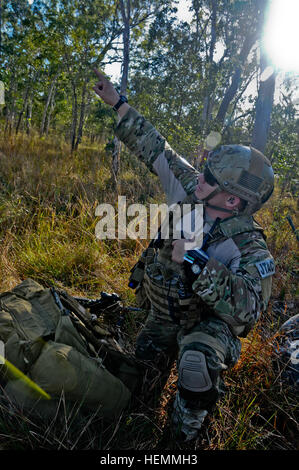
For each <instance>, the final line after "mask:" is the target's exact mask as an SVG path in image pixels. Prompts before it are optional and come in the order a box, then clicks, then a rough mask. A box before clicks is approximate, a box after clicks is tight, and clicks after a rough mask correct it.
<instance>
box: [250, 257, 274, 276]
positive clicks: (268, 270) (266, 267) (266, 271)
mask: <svg viewBox="0 0 299 470" xmlns="http://www.w3.org/2000/svg"><path fill="white" fill-rule="evenodd" d="M255 265H256V267H257V269H258V272H259V273H260V276H261V277H262V278H264V277H268V276H272V275H273V274H274V273H275V263H274V260H273V259H272V258H268V259H265V260H263V261H259V262H258V263H255Z"/></svg>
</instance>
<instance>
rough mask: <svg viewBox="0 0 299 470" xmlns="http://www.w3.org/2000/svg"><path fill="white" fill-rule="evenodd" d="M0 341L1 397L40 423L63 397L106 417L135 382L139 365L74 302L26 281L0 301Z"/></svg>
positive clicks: (127, 399) (119, 408)
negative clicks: (34, 415)
mask: <svg viewBox="0 0 299 470" xmlns="http://www.w3.org/2000/svg"><path fill="white" fill-rule="evenodd" d="M108 296H109V295H108ZM109 298H111V296H109ZM105 300H106V307H107V299H105ZM114 304H115V301H114ZM117 307H118V308H119V309H120V308H121V306H120V304H119V302H118V303H117ZM0 341H2V344H4V347H3V350H4V356H5V358H4V359H5V360H2V363H3V364H1V360H0V378H1V381H2V385H3V388H4V393H5V394H6V395H7V396H8V397H9V398H10V399H11V400H12V401H13V402H16V403H18V404H19V405H21V406H22V407H23V408H25V409H30V410H31V409H36V411H37V412H38V413H41V414H42V415H45V416H46V415H50V416H51V415H53V413H55V410H56V409H57V404H58V401H59V399H61V396H62V394H63V395H64V398H65V400H66V402H71V403H77V404H78V405H80V406H84V407H87V408H89V409H92V410H96V411H97V412H99V413H100V414H101V415H102V416H104V417H106V418H114V417H116V416H118V415H119V414H120V413H121V412H122V411H123V410H124V409H125V408H126V407H127V406H128V404H129V402H130V398H131V394H132V392H133V391H134V390H136V388H137V386H138V384H139V382H140V378H141V376H142V367H141V364H140V363H138V362H137V361H136V360H135V358H134V357H133V356H131V355H130V354H128V353H127V352H125V351H124V350H123V348H122V347H121V346H120V344H119V343H118V341H117V340H116V339H115V338H113V336H112V334H111V333H110V332H109V331H107V330H105V329H103V328H102V327H100V326H99V322H98V320H97V316H96V315H95V314H94V313H93V314H91V313H90V312H89V310H88V309H87V308H85V307H84V306H83V305H82V304H80V302H79V301H78V299H77V298H75V297H72V296H70V295H69V294H67V293H66V292H65V291H63V290H58V289H54V288H44V287H42V286H41V285H40V284H38V283H37V282H35V281H33V280H32V279H26V280H25V281H23V282H22V283H20V284H19V285H17V286H16V287H15V288H13V289H12V290H11V291H8V292H4V293H2V294H0ZM0 359H1V358H0ZM2 359H3V358H2Z"/></svg>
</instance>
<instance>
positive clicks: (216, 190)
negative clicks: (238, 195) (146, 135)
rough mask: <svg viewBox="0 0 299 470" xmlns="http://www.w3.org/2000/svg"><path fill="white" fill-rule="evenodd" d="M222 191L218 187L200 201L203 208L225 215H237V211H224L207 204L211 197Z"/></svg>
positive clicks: (222, 208) (221, 208)
mask: <svg viewBox="0 0 299 470" xmlns="http://www.w3.org/2000/svg"><path fill="white" fill-rule="evenodd" d="M222 191H223V189H222V188H221V187H220V186H218V187H217V188H216V189H215V190H214V191H212V192H211V194H209V195H208V196H207V197H205V198H204V199H202V201H203V204H204V206H205V207H210V208H211V209H215V210H217V211H221V212H225V213H228V214H232V215H238V214H239V209H225V208H224V207H219V206H214V205H212V204H209V203H208V201H209V200H210V199H212V197H214V196H216V194H219V193H221V192H222Z"/></svg>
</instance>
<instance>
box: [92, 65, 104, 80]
mask: <svg viewBox="0 0 299 470" xmlns="http://www.w3.org/2000/svg"><path fill="white" fill-rule="evenodd" d="M93 71H94V73H95V74H96V75H97V76H98V78H99V79H100V80H104V79H105V76H104V75H103V74H102V73H101V72H100V71H99V70H98V69H96V68H94V69H93Z"/></svg>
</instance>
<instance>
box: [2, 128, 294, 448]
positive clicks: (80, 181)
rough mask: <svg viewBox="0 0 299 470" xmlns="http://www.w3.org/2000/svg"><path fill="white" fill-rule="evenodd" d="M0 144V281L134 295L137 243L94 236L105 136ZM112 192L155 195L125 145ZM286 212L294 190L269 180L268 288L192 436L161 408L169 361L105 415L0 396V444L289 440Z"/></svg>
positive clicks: (108, 193) (282, 443)
mask: <svg viewBox="0 0 299 470" xmlns="http://www.w3.org/2000/svg"><path fill="white" fill-rule="evenodd" d="M0 152H1V153H0V220H1V226H0V238H1V245H0V291H5V290H8V289H11V288H12V287H14V286H15V285H16V284H17V283H19V282H21V281H22V280H23V279H26V278H28V277H31V278H32V279H35V280H37V281H38V282H40V283H42V284H43V285H45V286H49V285H54V286H58V287H63V288H64V289H67V290H68V291H69V292H70V293H71V294H73V295H83V296H89V297H96V296H98V295H99V293H100V292H101V291H103V290H104V291H108V292H116V293H118V294H119V295H120V296H121V297H122V299H123V301H124V303H125V305H134V302H135V299H134V296H133V294H132V291H131V290H130V289H128V287H127V282H128V277H129V272H130V269H131V267H132V266H133V264H134V263H135V262H136V260H137V259H138V257H139V255H140V253H141V251H142V248H143V246H144V245H145V243H144V242H140V241H138V240H118V239H116V240H106V241H99V240H97V239H96V237H95V225H96V223H97V217H96V216H95V209H96V207H97V205H98V204H99V203H102V202H110V203H112V204H114V205H115V207H116V205H117V196H118V194H117V191H116V190H115V187H114V181H113V179H112V178H111V173H110V161H109V157H108V155H107V153H106V152H105V148H104V143H102V144H101V143H98V144H97V145H91V144H89V143H85V144H84V145H82V146H81V148H80V149H79V150H78V151H77V152H75V153H73V154H70V152H69V149H68V146H66V145H65V144H64V143H63V142H61V141H58V140H55V139H54V138H49V139H39V138H38V136H37V135H33V136H31V137H28V136H27V135H18V136H17V137H15V136H13V137H10V138H7V137H5V136H3V135H0ZM119 191H121V194H122V195H126V196H127V199H128V201H129V202H131V201H134V202H144V201H148V202H162V201H163V195H162V193H161V190H160V187H159V185H158V182H157V179H156V178H155V177H154V176H152V175H151V174H150V173H149V172H148V171H147V170H146V169H144V167H143V166H142V164H141V163H140V162H139V161H138V160H137V159H135V158H134V157H132V156H131V155H126V154H125V153H124V157H123V160H122V170H121V174H120V188H119ZM288 213H290V214H291V215H292V217H293V220H294V223H295V225H296V226H298V218H297V215H296V205H295V200H294V198H293V197H292V195H290V194H286V195H283V196H281V194H280V191H279V188H278V189H277V190H276V191H275V194H274V196H273V198H272V199H271V201H270V203H268V204H267V206H266V207H265V208H264V209H263V210H262V211H260V212H259V213H258V215H257V220H258V222H259V223H260V224H261V225H262V226H264V227H265V228H266V235H267V237H268V245H269V248H270V251H271V252H272V254H273V256H274V258H275V259H276V264H277V274H276V276H275V278H274V282H273V292H272V298H271V301H270V304H269V307H268V310H267V312H266V313H265V314H264V316H263V318H262V319H261V321H260V323H259V324H258V325H257V326H256V328H255V329H254V330H253V331H252V332H251V333H250V334H249V336H248V337H247V338H246V339H244V340H242V344H243V349H242V355H241V359H240V361H239V363H238V364H237V365H236V366H235V367H234V368H233V369H232V370H231V371H229V372H226V374H225V382H226V386H227V394H226V396H225V397H224V398H223V399H222V400H221V401H220V402H219V403H218V405H217V408H216V410H215V412H214V413H213V414H212V415H211V416H209V417H208V418H207V421H206V424H205V426H204V427H203V430H202V435H201V438H200V439H198V440H197V441H195V442H192V443H189V444H183V443H180V442H178V441H177V440H176V438H175V436H174V435H173V434H172V430H171V427H170V424H169V414H170V410H171V406H172V403H173V399H174V393H175V385H176V379H177V375H176V368H175V366H174V368H173V370H172V373H171V375H170V377H169V380H168V382H167V384H166V386H165V388H164V389H163V392H162V395H161V397H159V396H157V397H156V399H155V400H154V405H152V403H151V405H148V404H147V403H146V402H144V400H143V397H142V396H139V397H135V398H134V403H133V404H132V407H131V408H130V409H128V410H127V411H126V412H125V413H124V414H123V415H122V416H121V417H120V419H119V420H118V422H116V423H104V422H103V421H102V419H101V418H99V416H98V415H97V414H96V413H94V414H87V413H86V412H82V413H81V411H80V412H79V411H78V410H77V409H71V408H69V407H68V406H67V404H65V402H64V400H63V397H62V399H61V401H60V404H59V407H60V410H62V413H61V412H60V413H57V419H56V420H53V421H52V422H47V423H45V422H42V421H39V420H35V418H34V417H30V416H27V415H26V414H24V413H23V412H22V410H19V409H18V408H17V407H16V406H15V405H12V404H11V403H9V401H8V399H7V398H5V397H2V400H1V402H0V447H1V448H11V449H12V448H13V449H23V448H26V449H27V448H29V449H33V448H43V449H44V448H47V449H82V448H84V449H132V448H135V449H154V448H155V449H161V450H163V449H173V450H174V449H194V450H215V449H221V450H223V449H226V450H248V449H284V450H286V449H295V448H296V446H297V442H296V433H297V432H298V405H297V402H296V397H295V396H294V395H293V392H292V390H291V389H288V388H287V387H286V386H285V385H282V381H281V380H280V374H281V369H280V366H279V363H278V361H277V360H276V357H275V351H274V345H275V341H276V337H277V330H278V327H279V326H280V325H281V323H282V320H283V319H286V318H287V317H288V316H291V315H292V314H295V313H297V312H296V302H298V268H297V262H298V242H297V241H296V238H295V236H294V234H293V233H292V231H291V228H290V226H289V225H288V222H287V220H286V218H285V217H286V215H287V214H288ZM277 304H278V310H277ZM274 306H276V310H275V309H274ZM278 311H279V312H282V314H281V315H278V314H277V312H278ZM111 321H114V319H111ZM143 321H144V316H143V314H135V313H134V314H133V313H132V314H130V315H128V317H127V318H126V321H125V324H124V332H125V334H126V335H127V338H128V341H129V342H131V343H132V344H133V343H134V340H135V337H136V334H137V332H138V330H139V329H140V326H141V324H142V322H143Z"/></svg>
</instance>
